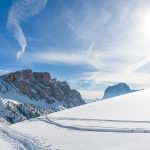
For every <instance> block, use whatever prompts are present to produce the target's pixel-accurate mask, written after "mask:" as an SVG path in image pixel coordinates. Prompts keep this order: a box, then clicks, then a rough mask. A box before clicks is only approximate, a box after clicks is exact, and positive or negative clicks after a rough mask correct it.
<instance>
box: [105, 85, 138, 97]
mask: <svg viewBox="0 0 150 150" xmlns="http://www.w3.org/2000/svg"><path fill="white" fill-rule="evenodd" d="M135 91H137V90H131V89H130V87H129V86H128V85H127V84H126V83H119V84H116V85H113V86H109V87H107V88H106V90H105V91H104V96H103V99H106V98H111V97H114V96H119V95H123V94H127V93H131V92H135Z"/></svg>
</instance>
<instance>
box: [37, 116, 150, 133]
mask: <svg viewBox="0 0 150 150" xmlns="http://www.w3.org/2000/svg"><path fill="white" fill-rule="evenodd" d="M38 119H39V120H41V121H44V122H46V123H49V124H51V125H55V126H56V127H59V128H65V129H70V130H76V131H91V132H115V133H150V129H146V128H128V127H127V128H121V127H119V128H115V127H102V126H99V128H94V127H93V126H91V127H87V126H75V125H65V124H62V123H58V122H56V121H55V118H54V117H48V116H45V118H38ZM57 119H58V118H56V120H57ZM65 119H66V118H65ZM74 119H75V118H74ZM74 119H72V120H74ZM79 120H81V119H79ZM85 120H86V121H87V120H88V121H89V120H90V119H85ZM95 120H97V119H95ZM82 121H83V120H82ZM98 121H100V120H98ZM101 121H105V120H101ZM106 121H111V122H113V120H106ZM114 122H126V123H128V122H130V123H131V122H132V123H137V122H138V123H150V122H149V121H129V120H125V121H123V120H120V121H119V120H114Z"/></svg>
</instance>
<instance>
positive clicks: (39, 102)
mask: <svg viewBox="0 0 150 150" xmlns="http://www.w3.org/2000/svg"><path fill="white" fill-rule="evenodd" d="M82 104H85V102H84V101H83V100H82V98H81V95H80V93H79V92H78V91H77V90H75V89H71V88H70V87H69V85H68V84H67V82H65V81H63V82H61V81H57V80H56V79H52V78H51V76H50V74H49V73H48V72H32V70H22V71H17V72H14V73H9V74H6V75H3V76H0V120H3V119H4V120H3V121H4V122H5V121H7V122H9V123H16V122H19V121H23V120H26V119H30V118H34V117H38V116H40V115H44V114H47V113H50V112H56V111H59V110H64V109H67V108H71V107H75V106H79V105H82ZM3 121H2V122H3ZM0 124H1V121H0Z"/></svg>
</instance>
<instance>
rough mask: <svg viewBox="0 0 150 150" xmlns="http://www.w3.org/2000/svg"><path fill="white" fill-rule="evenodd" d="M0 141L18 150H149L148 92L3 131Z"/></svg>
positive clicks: (35, 120) (149, 112)
mask: <svg viewBox="0 0 150 150" xmlns="http://www.w3.org/2000/svg"><path fill="white" fill-rule="evenodd" d="M0 139H1V140H0V145H1V143H2V144H3V145H4V146H7V147H6V149H19V150H20V149H26V150H150V89H148V90H143V91H138V92H135V93H130V94H127V95H122V96H118V97H114V98H110V99H107V100H102V101H99V102H95V103H90V104H86V105H84V106H79V107H76V108H72V109H68V110H63V111H61V112H56V113H53V114H49V115H46V116H41V117H39V118H35V119H32V120H28V121H24V122H21V123H17V124H14V125H11V126H9V127H5V128H4V127H3V128H0ZM5 139H6V140H5ZM16 145H19V147H18V148H17V147H16ZM9 146H12V147H9ZM4 150H5V149H4Z"/></svg>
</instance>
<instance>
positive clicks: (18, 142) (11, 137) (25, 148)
mask: <svg viewBox="0 0 150 150" xmlns="http://www.w3.org/2000/svg"><path fill="white" fill-rule="evenodd" d="M0 138H2V139H4V140H5V141H7V142H8V143H10V145H12V147H13V149H14V150H52V149H51V148H50V147H51V145H45V146H44V145H43V144H42V143H41V142H40V141H41V140H38V139H37V138H32V137H30V136H26V135H23V134H21V133H19V132H17V131H15V130H12V129H10V128H0ZM43 142H44V141H43Z"/></svg>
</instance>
